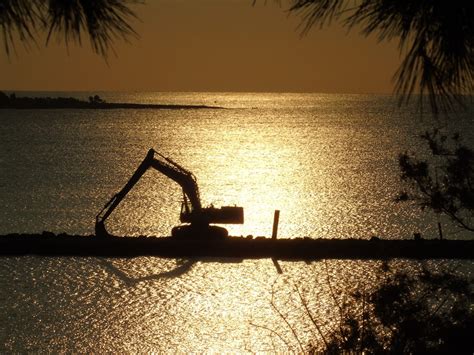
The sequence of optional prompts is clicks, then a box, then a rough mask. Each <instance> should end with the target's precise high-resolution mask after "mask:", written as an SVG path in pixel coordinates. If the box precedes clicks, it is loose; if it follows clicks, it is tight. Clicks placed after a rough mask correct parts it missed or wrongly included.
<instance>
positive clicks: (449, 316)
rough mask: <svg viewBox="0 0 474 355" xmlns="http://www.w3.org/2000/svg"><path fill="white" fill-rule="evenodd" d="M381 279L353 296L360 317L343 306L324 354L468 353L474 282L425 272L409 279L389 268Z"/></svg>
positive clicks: (473, 317)
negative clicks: (365, 292) (339, 320)
mask: <svg viewBox="0 0 474 355" xmlns="http://www.w3.org/2000/svg"><path fill="white" fill-rule="evenodd" d="M383 277H384V279H383V280H382V282H381V284H380V286H378V287H377V288H376V289H375V290H374V291H373V292H370V293H368V294H363V293H362V292H356V293H354V294H353V295H352V299H353V302H357V303H362V304H363V305H364V307H363V308H362V309H363V310H362V312H361V313H360V312H356V311H354V308H349V307H345V308H342V313H343V314H342V318H341V324H340V325H339V327H337V329H336V330H335V331H334V332H333V333H332V334H331V335H330V338H329V339H328V340H327V344H326V346H325V348H326V349H325V353H330V354H340V353H341V352H342V353H351V354H352V353H368V354H380V353H389V354H427V353H429V354H433V353H439V354H448V353H451V354H472V352H473V351H474V343H473V342H472V340H471V338H472V334H473V332H474V310H473V308H472V302H473V301H474V293H473V291H472V288H471V283H472V280H468V279H466V278H465V277H462V276H459V275H456V274H454V273H451V272H432V271H429V270H427V269H422V270H420V271H419V272H415V273H411V274H410V275H409V274H407V273H403V272H393V271H391V270H390V268H388V269H387V270H385V272H384V274H383ZM309 350H310V351H309V352H313V353H315V352H316V351H315V349H309Z"/></svg>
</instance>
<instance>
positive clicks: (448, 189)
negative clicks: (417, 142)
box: [399, 130, 474, 232]
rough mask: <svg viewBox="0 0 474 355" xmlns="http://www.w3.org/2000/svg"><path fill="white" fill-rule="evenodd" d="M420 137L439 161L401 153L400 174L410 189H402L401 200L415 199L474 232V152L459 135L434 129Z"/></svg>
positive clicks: (423, 205) (424, 206)
mask: <svg viewBox="0 0 474 355" xmlns="http://www.w3.org/2000/svg"><path fill="white" fill-rule="evenodd" d="M421 138H422V139H424V140H426V142H427V143H428V145H429V147H430V150H431V153H432V155H433V158H434V159H437V160H438V164H436V162H433V161H431V162H428V161H427V160H421V159H417V158H415V157H413V156H410V155H409V154H407V153H405V154H401V155H400V157H399V164H400V168H401V173H402V175H401V177H402V179H403V180H405V181H406V182H408V183H409V184H410V186H411V189H410V190H409V191H405V192H402V194H401V196H400V197H399V200H402V201H403V200H414V201H416V202H417V203H418V204H419V205H420V207H421V208H423V209H424V208H429V209H431V210H433V211H434V212H436V213H442V214H445V215H447V216H449V217H450V218H451V219H452V220H453V221H454V222H455V223H456V224H457V225H458V226H460V227H461V228H464V229H466V230H468V231H471V232H474V224H473V218H474V185H473V184H474V151H473V150H472V149H470V148H468V147H466V146H464V145H463V144H462V143H461V142H460V137H459V135H458V134H454V135H453V136H452V137H448V136H446V135H442V134H441V133H440V131H439V130H434V131H433V132H426V133H425V134H423V135H422V136H421Z"/></svg>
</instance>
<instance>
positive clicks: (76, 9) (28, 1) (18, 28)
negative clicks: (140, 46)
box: [0, 0, 142, 57]
mask: <svg viewBox="0 0 474 355" xmlns="http://www.w3.org/2000/svg"><path fill="white" fill-rule="evenodd" d="M137 3H142V1H140V0H49V1H48V0H0V31H1V36H2V37H3V43H4V48H5V51H6V53H7V55H9V54H10V53H11V50H12V49H14V48H15V35H18V38H19V40H20V41H21V42H23V43H24V44H26V45H28V44H29V43H30V42H34V43H36V37H37V35H38V31H41V30H42V31H46V32H47V39H46V44H47V43H49V41H50V40H51V38H52V36H54V35H56V36H59V37H62V38H63V39H64V41H65V42H66V44H68V43H69V42H70V41H73V42H76V43H79V44H81V43H82V36H83V35H84V34H86V35H87V36H88V37H89V40H90V42H91V46H92V49H93V51H94V52H96V53H98V54H100V55H102V56H104V57H107V55H108V53H109V51H111V50H112V51H113V42H114V41H115V40H117V39H121V40H125V41H128V39H129V38H130V37H138V34H137V33H136V32H135V30H134V29H133V27H132V26H131V25H130V22H131V21H132V20H134V19H137V16H136V14H135V12H134V11H133V10H132V9H131V5H133V4H137Z"/></svg>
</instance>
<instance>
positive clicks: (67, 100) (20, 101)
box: [0, 91, 224, 110]
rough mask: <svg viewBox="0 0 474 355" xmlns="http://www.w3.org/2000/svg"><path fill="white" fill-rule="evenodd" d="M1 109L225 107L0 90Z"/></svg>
mask: <svg viewBox="0 0 474 355" xmlns="http://www.w3.org/2000/svg"><path fill="white" fill-rule="evenodd" d="M0 109H16V110H24V109H35V110H37V109H92V110H113V109H134V110H137V109H139V110H143V109H145V110H196V109H211V110H216V109H217V110H219V109H224V107H220V106H208V105H179V104H137V103H126V102H125V103H122V102H106V101H105V100H103V99H101V98H100V97H99V96H98V95H95V96H89V101H85V100H79V99H76V98H73V97H16V95H15V94H11V95H10V96H7V95H6V94H4V93H3V92H1V91H0Z"/></svg>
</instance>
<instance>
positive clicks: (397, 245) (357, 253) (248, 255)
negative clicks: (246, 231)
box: [0, 232, 474, 261]
mask: <svg viewBox="0 0 474 355" xmlns="http://www.w3.org/2000/svg"><path fill="white" fill-rule="evenodd" d="M0 255H2V256H19V255H43V256H98V257H138V256H157V257H163V258H188V257H189V258H190V257H229V258H241V259H259V258H273V259H278V260H295V261H296V260H318V259H390V258H408V259H474V240H439V239H419V240H387V239H379V238H372V239H371V240H365V239H313V238H295V239H270V238H263V237H258V238H244V237H228V238H225V239H222V240H206V239H189V240H188V239H186V240H185V239H179V238H171V237H115V236H113V237H107V238H97V237H95V236H93V235H90V236H79V235H67V234H58V235H55V234H53V233H49V232H44V233H42V234H9V235H3V236H0Z"/></svg>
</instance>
